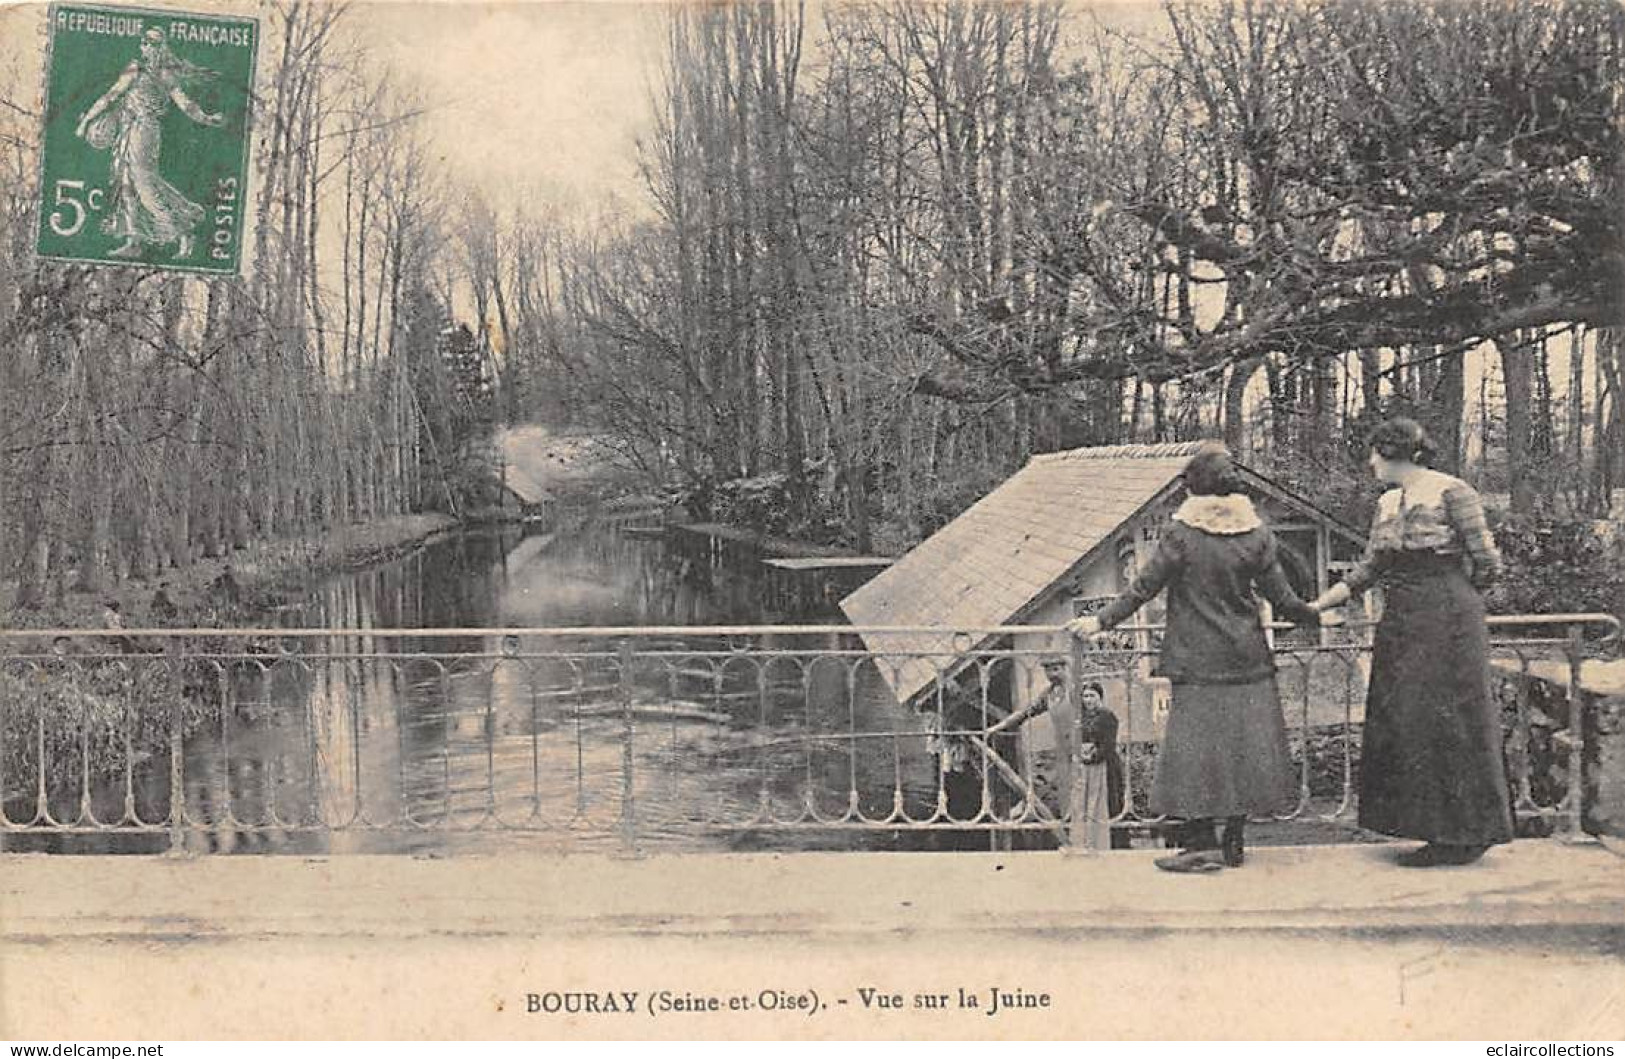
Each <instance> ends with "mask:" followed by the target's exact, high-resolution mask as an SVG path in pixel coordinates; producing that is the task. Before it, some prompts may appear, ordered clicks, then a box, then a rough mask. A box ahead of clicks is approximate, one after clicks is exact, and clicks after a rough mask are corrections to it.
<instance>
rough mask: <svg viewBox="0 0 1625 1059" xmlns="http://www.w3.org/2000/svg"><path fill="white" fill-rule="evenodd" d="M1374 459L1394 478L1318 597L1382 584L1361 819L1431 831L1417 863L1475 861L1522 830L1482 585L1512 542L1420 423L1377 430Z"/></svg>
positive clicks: (1413, 833)
mask: <svg viewBox="0 0 1625 1059" xmlns="http://www.w3.org/2000/svg"><path fill="white" fill-rule="evenodd" d="M1371 450H1372V451H1371V469H1372V471H1373V472H1374V473H1375V474H1376V476H1377V478H1378V480H1379V481H1381V482H1384V483H1385V484H1387V485H1389V486H1391V487H1393V488H1390V489H1389V491H1388V492H1386V493H1384V494H1383V496H1382V499H1381V500H1380V501H1378V504H1377V514H1376V517H1375V519H1374V520H1373V522H1372V526H1371V538H1370V541H1369V543H1368V545H1367V551H1366V557H1365V561H1364V562H1362V563H1361V564H1360V565H1359V566H1358V567H1357V568H1356V569H1355V570H1354V571H1353V572H1352V573H1350V575H1349V576H1348V577H1347V578H1346V579H1345V580H1344V581H1343V583H1341V584H1339V585H1335V586H1333V587H1332V588H1331V589H1329V590H1328V591H1327V592H1326V593H1324V594H1323V595H1322V596H1321V597H1320V598H1319V599H1317V600H1315V601H1314V602H1313V603H1311V604H1310V606H1311V607H1312V608H1314V609H1316V610H1324V609H1328V608H1332V607H1338V606H1341V605H1343V604H1344V603H1345V602H1347V601H1348V599H1349V598H1350V596H1352V595H1354V594H1356V593H1360V592H1364V591H1365V590H1366V589H1369V588H1373V587H1380V588H1381V589H1382V590H1383V597H1384V598H1383V615H1382V620H1381V622H1380V623H1378V625H1377V631H1376V638H1375V641H1374V643H1373V645H1372V658H1371V681H1370V686H1369V689H1368V691H1367V694H1366V708H1365V736H1364V747H1363V750H1362V753H1361V758H1360V816H1359V821H1360V826H1361V827H1364V828H1367V829H1368V830H1372V831H1377V832H1380V833H1382V834H1387V835H1396V836H1400V837H1404V838H1419V839H1424V840H1425V841H1426V842H1427V845H1425V846H1422V847H1420V848H1419V849H1415V850H1411V851H1409V852H1407V853H1405V854H1402V855H1401V856H1400V858H1399V863H1400V864H1402V865H1404V866H1406V867H1419V868H1423V867H1434V866H1438V865H1449V864H1469V863H1471V862H1473V861H1476V860H1478V859H1479V858H1480V857H1482V856H1483V855H1484V851H1485V850H1486V849H1488V848H1489V847H1490V846H1492V845H1496V844H1498V843H1503V842H1510V841H1511V840H1512V817H1511V812H1510V810H1509V807H1508V804H1509V803H1508V798H1507V784H1506V774H1505V772H1504V771H1503V768H1502V763H1501V729H1500V723H1499V718H1498V716H1497V714H1496V711H1495V709H1494V708H1493V704H1492V702H1491V699H1490V694H1489V669H1488V653H1489V634H1488V630H1487V629H1486V627H1485V623H1484V602H1483V599H1482V597H1481V596H1480V595H1479V592H1480V590H1481V589H1482V588H1483V587H1484V586H1486V585H1487V584H1489V583H1490V582H1491V581H1493V580H1494V579H1495V578H1496V577H1498V576H1499V575H1500V573H1501V556H1500V554H1499V553H1498V552H1497V551H1496V549H1495V542H1494V539H1493V538H1492V537H1491V536H1490V532H1489V529H1488V527H1487V526H1486V525H1485V522H1484V508H1483V505H1482V503H1481V502H1480V501H1479V497H1478V494H1477V493H1476V492H1474V491H1473V489H1472V488H1471V487H1470V486H1468V485H1467V484H1466V483H1465V482H1463V481H1461V480H1460V479H1458V478H1453V477H1451V476H1450V475H1448V474H1442V473H1440V472H1438V471H1434V470H1430V469H1429V468H1428V467H1427V462H1428V461H1429V460H1430V459H1431V457H1432V455H1433V443H1432V440H1431V439H1430V438H1429V437H1428V435H1427V433H1426V432H1425V431H1424V430H1423V429H1422V427H1421V426H1420V425H1418V424H1417V423H1415V422H1414V421H1412V420H1409V419H1392V420H1389V421H1388V422H1385V423H1383V424H1382V425H1381V426H1379V427H1378V428H1377V430H1376V432H1375V434H1374V435H1373V437H1372V441H1371Z"/></svg>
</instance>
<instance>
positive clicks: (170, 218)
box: [74, 29, 225, 260]
mask: <svg viewBox="0 0 1625 1059" xmlns="http://www.w3.org/2000/svg"><path fill="white" fill-rule="evenodd" d="M214 76H215V75H214V72H213V71H211V70H205V69H203V68H202V67H200V66H197V65H195V64H193V63H190V62H187V61H186V60H185V59H182V58H179V57H178V56H176V55H175V54H174V53H173V52H171V51H170V50H169V44H168V42H166V41H165V39H164V34H163V32H162V31H161V30H156V29H149V30H147V31H146V33H144V34H142V36H141V54H140V57H139V58H137V59H135V60H134V61H133V62H131V63H130V65H128V66H126V67H125V68H124V71H123V72H122V73H120V74H119V77H118V80H117V81H114V82H113V85H112V87H110V88H109V89H108V90H107V91H106V92H104V93H102V96H101V98H100V99H98V100H96V102H94V103H92V104H91V105H90V109H89V110H86V111H85V113H84V116H83V117H81V118H80V119H79V124H78V126H77V127H76V128H75V130H74V132H75V134H76V135H77V136H79V137H80V138H81V139H83V140H84V141H85V142H87V143H89V144H90V145H91V146H92V147H95V148H97V149H99V150H111V151H112V154H113V159H112V163H111V166H110V176H111V177H112V180H111V185H112V187H111V191H112V194H111V197H110V199H109V213H110V216H109V217H108V218H107V219H106V220H104V221H103V222H102V230H103V231H105V232H106V233H107V234H109V235H115V236H118V237H120V238H122V239H123V240H124V242H123V243H121V244H119V246H117V247H116V248H114V249H113V250H112V251H110V254H111V255H112V256H113V257H126V258H133V257H139V256H141V249H142V247H143V246H144V245H145V244H147V243H160V244H162V243H174V244H175V257H177V258H179V259H182V260H184V259H186V258H188V257H191V256H192V251H193V248H194V246H195V245H196V244H195V240H194V238H193V235H192V230H193V229H195V228H196V227H197V226H198V225H199V224H200V223H202V221H203V217H204V212H205V211H204V209H203V207H202V206H200V205H198V204H197V203H195V202H193V201H192V200H191V199H189V198H187V197H186V196H185V195H183V194H182V193H181V192H180V191H179V190H177V189H176V188H175V186H174V185H172V184H171V183H169V181H167V180H165V179H164V178H163V176H162V175H161V174H160V172H159V162H160V158H161V155H162V153H163V123H164V115H165V114H166V113H167V112H168V110H169V106H170V104H171V103H173V104H174V105H175V106H176V107H177V108H179V110H180V112H181V113H182V114H185V115H186V116H187V117H188V118H190V119H192V120H193V121H195V122H197V123H198V124H199V125H207V126H211V127H217V126H220V125H223V124H225V117H224V115H221V114H210V113H206V112H205V111H204V110H203V109H202V108H201V107H199V106H198V105H197V104H196V103H194V102H193V101H192V99H191V97H190V96H188V95H187V94H186V86H187V85H188V84H190V83H191V82H193V81H198V80H203V79H207V78H212V77H214Z"/></svg>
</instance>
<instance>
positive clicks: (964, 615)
mask: <svg viewBox="0 0 1625 1059" xmlns="http://www.w3.org/2000/svg"><path fill="white" fill-rule="evenodd" d="M1202 447H1203V443H1201V442H1191V443H1186V444H1177V445H1112V446H1105V447H1100V448H1087V449H1073V450H1071V451H1069V452H1056V453H1050V454H1048V455H1043V456H1035V457H1033V459H1032V460H1031V461H1030V462H1029V463H1028V464H1027V466H1025V467H1023V468H1022V469H1021V470H1020V471H1018V472H1017V473H1016V474H1014V475H1012V476H1011V477H1010V478H1009V479H1007V480H1006V481H1005V482H1004V483H1003V484H1002V485H1000V486H999V487H998V488H997V489H995V490H993V492H991V493H989V494H988V495H987V496H985V497H983V498H982V499H981V500H979V501H977V502H976V504H975V505H974V506H972V507H971V508H970V509H969V510H968V511H966V512H965V513H964V514H962V515H960V516H959V517H958V518H956V519H954V520H953V521H952V522H950V523H948V525H946V526H944V527H943V528H942V529H941V530H939V531H938V532H937V533H935V534H933V535H932V536H931V537H930V538H928V539H926V540H925V541H923V542H921V543H920V545H919V546H918V547H916V548H915V549H914V550H913V551H911V552H909V553H908V554H907V555H905V556H903V557H902V558H901V559H899V560H898V561H897V562H896V563H894V564H893V565H892V566H891V568H890V569H888V570H885V571H884V572H882V573H881V574H879V575H878V576H876V577H875V578H874V579H873V580H871V581H869V582H868V583H867V584H865V585H864V586H863V587H862V588H860V589H858V590H857V591H856V592H854V593H852V594H851V595H850V596H847V597H846V598H845V599H843V600H842V601H841V609H842V610H843V611H844V612H845V613H846V616H847V618H848V620H850V621H851V622H852V624H854V625H893V626H943V627H945V628H946V629H949V630H952V629H975V628H985V627H988V626H994V625H1003V624H1007V623H1008V622H1010V621H1011V620H1012V619H1013V618H1015V617H1016V616H1017V615H1019V614H1020V613H1021V612H1022V611H1023V610H1025V609H1026V608H1027V607H1028V605H1029V604H1031V603H1032V602H1033V601H1034V600H1035V599H1037V598H1038V597H1039V596H1040V595H1042V594H1043V593H1044V592H1045V590H1046V589H1048V588H1049V587H1050V586H1051V585H1053V584H1055V582H1056V581H1058V580H1060V579H1061V578H1063V577H1064V576H1066V575H1067V574H1068V573H1069V572H1071V571H1072V569H1073V568H1074V567H1076V566H1077V565H1078V563H1079V562H1080V561H1081V560H1082V559H1083V558H1084V557H1085V556H1087V555H1088V554H1089V553H1090V552H1092V551H1093V550H1094V549H1095V548H1096V547H1097V546H1098V545H1100V544H1101V542H1103V541H1105V540H1106V539H1108V538H1109V537H1110V536H1111V535H1112V533H1113V532H1114V531H1115V530H1116V529H1117V528H1118V527H1119V526H1121V525H1122V524H1123V523H1124V522H1125V521H1127V520H1128V519H1129V518H1130V517H1131V516H1133V515H1134V513H1135V512H1137V511H1139V510H1140V509H1141V508H1142V507H1144V506H1145V505H1146V504H1147V503H1149V502H1150V501H1151V500H1152V499H1154V498H1155V497H1156V496H1157V495H1158V494H1159V493H1161V492H1162V491H1163V490H1165V489H1167V488H1169V487H1170V486H1171V485H1172V484H1173V483H1174V481H1175V480H1176V479H1177V478H1178V477H1179V472H1180V471H1181V470H1182V469H1184V466H1185V463H1186V462H1187V461H1188V460H1189V459H1190V458H1191V457H1192V456H1193V455H1195V454H1196V453H1197V452H1198V451H1200V450H1201V448H1202ZM864 639H865V643H866V644H867V646H868V647H869V649H870V650H871V651H875V652H876V653H879V654H883V655H888V656H892V658H893V661H892V664H891V665H889V666H888V665H883V666H881V671H882V674H883V675H884V676H885V677H886V678H887V682H888V683H890V684H891V686H892V691H893V692H894V693H895V694H896V695H897V698H898V700H899V701H901V702H907V701H908V700H909V699H910V698H912V697H913V696H914V695H915V694H917V693H918V692H919V691H920V690H921V689H922V688H924V687H926V686H927V685H928V684H930V683H931V682H932V680H933V679H934V677H935V674H936V673H937V672H938V670H939V669H940V670H941V671H943V672H944V673H946V672H947V671H948V670H949V669H950V668H952V667H953V666H954V665H955V664H956V659H957V658H958V657H959V655H960V652H962V651H964V650H965V647H966V645H965V643H964V641H963V638H962V639H961V641H960V643H959V644H958V648H959V650H957V651H956V650H955V649H954V646H955V645H954V644H953V641H952V639H951V636H950V634H947V633H945V634H944V635H934V634H930V633H922V634H908V633H890V634H887V633H880V634H871V635H869V636H866V637H865V638H864ZM915 654H925V655H929V656H931V657H926V658H915V657H912V656H913V655H915ZM898 656H908V657H906V658H904V657H898ZM893 667H895V669H894V668H893Z"/></svg>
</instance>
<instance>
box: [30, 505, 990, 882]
mask: <svg viewBox="0 0 1625 1059" xmlns="http://www.w3.org/2000/svg"><path fill="white" fill-rule="evenodd" d="M806 617H809V616H804V615H797V614H790V613H776V612H774V610H773V609H772V606H771V603H770V602H769V601H767V600H766V599H765V594H764V592H763V586H762V584H761V583H760V582H759V581H758V580H757V579H756V578H754V577H753V576H751V573H750V571H748V570H738V569H729V568H726V567H713V566H711V565H710V564H709V563H708V562H706V561H704V560H703V559H696V558H693V557H687V556H683V555H680V554H676V553H674V552H671V551H668V550H666V549H665V548H664V547H663V546H662V545H661V543H660V542H658V541H651V540H647V539H633V538H628V537H624V536H621V535H619V534H616V533H614V532H611V531H609V530H602V531H594V532H588V533H581V534H573V535H570V536H567V537H554V536H551V535H549V536H520V535H518V534H516V533H512V532H508V533H472V534H467V535H463V536H460V537H457V538H455V539H451V540H447V541H444V542H441V543H437V544H435V545H433V546H431V547H428V548H426V549H424V550H422V551H420V552H418V553H417V554H414V555H412V556H411V557H408V558H406V559H403V560H401V561H398V562H395V563H391V564H389V565H386V566H383V567H380V568H378V569H374V570H370V571H366V572H363V573H359V574H354V575H349V576H343V577H338V578H334V579H332V580H331V581H329V582H328V583H327V584H325V585H324V586H323V587H322V589H321V590H320V591H319V592H318V593H317V594H316V596H315V598H314V601H313V603H312V604H311V606H310V607H309V609H308V610H307V611H306V612H303V613H290V614H288V615H286V621H287V622H288V624H290V625H302V626H306V627H316V626H323V627H330V628H345V629H350V630H354V631H353V632H352V633H349V634H347V635H344V636H336V637H332V638H330V639H329V640H327V641H326V642H323V643H319V644H301V645H299V647H300V649H299V651H298V652H297V653H289V654H279V653H276V652H275V650H274V646H275V645H273V651H272V653H269V654H268V655H267V656H265V657H263V658H259V659H255V660H252V661H247V662H244V661H241V660H220V661H218V662H215V663H213V669H214V677H215V679H216V680H217V681H218V684H219V686H220V688H221V692H220V694H219V696H218V699H219V703H218V709H217V710H216V711H215V712H216V713H217V716H215V717H212V718H211V719H210V721H209V723H207V724H206V725H205V726H204V727H203V728H202V729H200V730H198V731H196V732H194V733H193V734H192V735H191V737H190V738H189V739H188V741H187V746H186V752H185V769H184V787H185V806H186V815H187V820H188V823H189V825H190V826H189V827H188V829H187V839H186V840H187V843H188V845H189V846H190V847H191V848H193V849H195V850H197V851H199V852H222V853H233V852H251V853H252V852H288V853H313V854H314V853H344V852H396V853H399V852H415V853H429V854H433V853H441V852H451V851H456V850H463V849H478V850H497V849H515V848H530V849H545V850H557V851H588V850H591V851H599V852H603V851H612V850H621V849H624V848H626V846H627V842H628V828H629V827H631V828H633V829H634V830H635V836H636V843H637V846H638V847H639V848H642V849H657V850H658V849H666V850H674V849H690V850H692V849H737V848H854V847H858V846H864V847H889V846H892V845H894V844H895V843H896V840H895V839H894V837H893V836H891V835H888V834H887V833H884V832H865V833H861V834H853V833H850V832H848V833H844V834H843V833H837V832H833V831H816V830H812V831H789V832H785V831H762V830H751V829H748V828H740V827H737V826H733V825H736V824H738V823H739V822H743V821H749V820H750V819H751V818H752V817H754V816H756V815H757V814H768V815H771V816H773V817H775V818H779V819H790V818H795V817H799V816H802V815H803V814H804V813H805V812H806V811H808V810H809V809H810V810H811V811H813V812H816V813H817V814H820V815H822V816H825V817H829V818H833V817H837V816H840V815H841V814H843V813H845V812H847V811H848V809H849V808H850V807H851V806H852V805H854V804H855V805H857V807H858V809H859V811H860V812H862V813H863V814H864V815H866V816H868V817H870V818H880V817H884V816H886V815H887V814H888V813H890V812H892V811H893V809H894V808H895V795H894V791H895V790H896V789H897V787H898V786H899V785H901V787H902V788H903V789H905V790H906V791H907V792H908V800H909V801H910V802H911V803H912V804H911V811H914V812H919V813H921V814H924V815H928V814H929V812H930V811H931V809H932V807H933V806H934V805H935V804H936V802H937V798H938V790H937V778H936V772H935V767H934V762H933V759H932V758H931V757H930V756H929V755H928V754H927V753H926V751H925V745H924V737H923V735H922V736H920V737H919V738H913V737H890V736H888V737H880V738H870V739H862V740H856V741H854V740H849V739H844V738H837V736H838V735H839V734H842V733H846V732H849V731H851V730H854V729H856V730H861V731H868V732H878V731H891V730H897V729H910V728H912V727H913V726H912V725H911V724H910V723H909V722H908V721H907V720H906V719H904V718H902V717H901V716H900V714H899V713H898V711H897V708H896V706H895V705H894V704H892V703H891V702H890V700H889V697H888V696H886V695H885V694H884V693H883V691H881V689H880V687H879V684H878V681H876V680H875V679H874V675H873V673H872V672H871V671H868V670H866V669H859V670H853V669H852V668H851V667H850V666H849V665H848V664H847V663H846V662H844V661H842V660H838V659H828V658H825V659H811V658H809V657H808V656H796V655H786V656H779V657H773V658H769V659H762V658H761V657H760V656H752V657H745V656H734V655H731V654H729V653H727V652H728V648H729V646H730V645H729V644H727V643H721V642H717V643H694V642H677V641H667V642H665V643H662V644H651V643H648V642H645V641H639V644H640V647H641V648H655V649H664V650H666V651H668V652H674V653H672V654H668V655H665V656H661V657H649V656H646V655H643V654H641V653H640V654H639V655H637V656H636V657H632V656H629V655H622V654H620V653H619V652H618V649H617V645H616V644H611V643H597V644H592V643H584V642H580V641H574V642H570V643H568V644H567V645H564V646H567V647H568V649H569V650H570V651H571V652H572V654H571V656H570V657H569V658H558V657H530V656H531V655H533V654H535V653H537V652H541V651H543V650H547V649H555V650H556V649H557V648H559V647H560V646H561V645H560V644H559V643H558V642H556V641H551V640H541V639H537V640H535V641H534V642H521V643H519V644H517V645H514V644H505V643H502V642H501V641H500V638H499V637H496V636H491V635H487V634H471V635H469V636H466V637H457V638H453V639H445V638H426V637H412V636H405V637H388V638H385V637H380V636H379V635H378V634H377V632H376V630H379V629H391V628H393V629H410V628H425V627H441V628H448V627H449V628H480V627H490V626H509V627H515V626H518V627H526V626H530V627H539V626H551V627H561V626H565V627H567V626H584V625H599V626H603V625H703V624H726V623H737V624H745V623H759V622H772V621H783V620H805V618H806ZM763 646H768V647H774V648H778V649H782V650H787V651H794V650H809V649H816V648H826V647H827V648H834V647H839V646H842V645H841V644H839V643H838V642H836V640H835V639H834V638H826V639H825V640H824V642H818V641H816V640H809V639H808V638H806V637H802V638H799V639H796V638H792V637H789V636H778V637H767V638H766V639H765V641H764V643H763ZM515 648H517V650H515ZM707 650H710V651H717V652H721V653H720V654H717V655H715V656H714V657H712V656H703V657H702V656H699V655H696V654H693V653H681V654H679V653H675V652H695V651H707ZM515 654H517V655H519V656H520V657H513V655H515ZM402 655H415V657H400V656H402ZM388 656H394V657H388ZM469 656H473V657H469ZM623 686H624V687H626V688H630V689H631V699H632V706H633V713H634V716H633V717H632V718H630V719H629V718H628V717H627V710H626V709H625V706H624V703H623V702H622V700H621V695H622V689H623ZM167 764H168V763H167V761H165V762H161V763H157V762H149V763H147V764H146V765H145V766H144V767H143V774H142V775H141V776H139V777H137V784H136V785H137V787H138V788H139V791H140V794H141V797H142V798H143V799H144V800H145V801H148V802H152V803H154V804H156V805H157V806H159V807H160V810H161V811H160V812H159V813H158V816H159V817H160V818H161V817H162V816H163V815H164V813H165V812H167V802H168V783H169V773H168V768H167ZM119 793H120V794H121V793H122V786H120V787H119ZM403 825H404V826H403ZM386 826H387V828H388V829H387V830H382V829H380V830H374V829H375V828H385V827H386ZM506 828H512V829H514V830H511V831H510V830H503V829H506ZM984 842H985V840H984ZM167 843H168V836H167V835H164V834H157V835H144V836H128V835H124V836H100V835H99V836H89V837H85V836H27V837H25V838H21V839H19V838H17V837H13V838H11V839H8V846H9V847H10V848H14V849H22V848H46V849H56V850H61V851H64V852H69V851H97V852H102V851H121V850H132V851H134V850H146V851H150V850H155V849H161V848H164V847H165V846H166V845H167Z"/></svg>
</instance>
